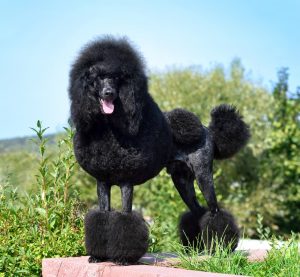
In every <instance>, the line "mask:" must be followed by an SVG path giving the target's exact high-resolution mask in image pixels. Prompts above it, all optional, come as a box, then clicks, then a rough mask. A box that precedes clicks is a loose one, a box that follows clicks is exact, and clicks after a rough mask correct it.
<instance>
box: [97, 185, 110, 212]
mask: <svg viewBox="0 0 300 277" xmlns="http://www.w3.org/2000/svg"><path fill="white" fill-rule="evenodd" d="M110 189H111V186H110V185H108V184H106V183H105V182H101V181H98V180H97V194H98V201H99V209H100V211H110Z"/></svg>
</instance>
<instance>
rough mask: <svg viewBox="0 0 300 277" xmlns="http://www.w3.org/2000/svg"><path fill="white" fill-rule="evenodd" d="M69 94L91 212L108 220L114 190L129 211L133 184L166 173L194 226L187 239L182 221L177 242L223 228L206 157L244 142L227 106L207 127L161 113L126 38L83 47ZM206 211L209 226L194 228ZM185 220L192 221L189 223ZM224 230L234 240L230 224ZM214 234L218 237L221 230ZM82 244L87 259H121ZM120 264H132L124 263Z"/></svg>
mask: <svg viewBox="0 0 300 277" xmlns="http://www.w3.org/2000/svg"><path fill="white" fill-rule="evenodd" d="M69 95H70V100H71V120H72V122H73V123H74V125H75V128H76V134H75V137H74V151H75V155H76V159H77V161H78V163H79V164H80V165H81V167H82V168H83V169H84V170H85V171H87V172H88V173H89V174H90V175H92V176H93V177H95V178H96V180H97V192H98V198H99V210H98V211H97V212H95V211H94V212H92V213H96V214H98V215H99V218H100V217H101V218H102V217H103V218H108V217H107V216H106V217H105V216H104V214H105V212H107V211H110V209H111V208H110V190H111V186H112V185H118V186H120V188H121V193H122V205H123V212H124V213H130V212H131V210H132V196H133V186H135V185H139V184H142V183H144V182H145V181H147V180H149V179H150V178H152V177H154V176H156V175H157V174H158V173H159V172H160V170H161V169H163V168H164V167H166V168H167V171H168V172H169V173H170V174H171V177H172V180H173V182H174V184H175V187H176V188H177V190H178V191H179V193H180V195H181V197H182V199H183V201H184V202H185V203H186V205H187V206H188V207H189V209H190V210H191V213H192V217H190V218H189V220H188V222H189V223H188V225H189V226H190V225H191V224H192V225H197V226H199V228H198V227H197V228H196V229H197V232H196V233H193V232H192V233H191V234H190V233H189V232H188V230H186V228H189V226H186V225H184V223H183V221H182V222H181V233H182V235H181V237H182V241H183V242H184V239H185V238H187V239H188V241H189V242H191V241H193V240H195V237H196V236H197V235H199V232H200V231H204V229H205V228H210V229H212V230H214V229H218V228H219V227H218V226H221V225H222V224H219V223H218V222H219V220H218V219H217V218H219V217H222V215H223V214H224V212H223V211H222V210H220V209H219V207H218V203H217V199H216V195H215V192H214V185H213V175H212V164H213V159H225V158H229V157H231V156H233V155H234V154H235V153H236V152H238V151H239V150H240V149H241V148H242V147H243V146H244V145H245V144H246V142H247V140H248V138H249V129H248V126H247V125H246V124H245V123H244V122H243V120H242V118H241V116H240V115H239V114H238V112H237V111H236V109H235V108H234V107H231V106H228V105H221V106H219V107H216V108H215V109H214V110H213V111H212V113H211V116H212V121H211V123H210V125H209V127H208V128H206V127H205V126H203V125H202V124H201V122H200V121H199V119H198V118H197V117H196V116H195V115H194V114H192V113H190V112H188V111H185V110H183V109H175V110H173V111H170V112H167V113H163V112H162V111H161V110H160V109H159V107H158V106H157V104H156V103H155V102H154V100H153V99H152V97H151V96H150V94H149V93H148V80H147V76H146V73H145V66H144V63H143V60H142V58H141V55H140V54H139V53H138V52H137V51H136V50H135V49H134V48H133V47H132V45H131V44H130V43H129V42H128V40H127V39H125V38H121V39H116V38H113V37H104V38H101V39H98V40H96V41H93V42H91V43H89V44H88V45H86V46H85V47H84V48H83V50H82V51H81V53H80V54H79V57H78V58H77V59H76V61H75V63H74V64H73V66H72V70H71V73H70V88H69ZM195 179H196V181H197V183H198V185H199V188H200V189H201V191H202V193H203V195H204V197H205V199H206V202H207V205H208V210H209V211H208V212H206V208H203V207H201V206H200V205H199V203H198V201H197V199H196V196H195V191H194V185H193V182H194V180H195ZM205 213H206V217H207V214H209V218H210V220H205V222H202V223H201V222H200V221H201V218H202V216H203V215H204V214H205ZM216 215H218V216H216ZM91 218H93V216H87V218H86V229H89V230H90V228H89V226H90V225H93V224H95V225H97V226H99V224H100V223H99V224H98V221H99V220H93V219H91ZM99 218H98V219H99ZM191 218H194V219H195V220H194V221H192V222H191V220H190V219H191ZM214 218H215V219H214ZM226 218H227V217H226ZM228 218H229V217H228ZM95 222H96V223H95ZM101 224H102V225H103V224H104V225H106V226H109V225H110V224H111V223H110V222H108V219H107V220H106V219H104V220H103V221H102V223H101ZM227 225H228V226H231V227H230V228H232V230H233V233H234V235H235V236H238V229H237V227H236V225H235V223H234V221H233V220H231V218H230V219H228V224H227ZM97 226H95V228H96V229H97ZM225 227H226V226H225ZM220 228H221V229H222V231H224V226H223V225H222V226H221V227H220ZM220 228H219V229H220ZM230 228H229V229H230ZM95 232H96V231H95ZM142 232H143V234H142V235H141V237H145V232H146V231H145V230H144V229H143V231H142ZM217 233H219V232H217ZM189 234H190V235H189ZM90 236H93V235H91V234H90ZM94 236H96V235H94ZM123 239H124V240H125V237H124V238H123ZM88 240H89V242H91V243H86V246H87V250H88V254H90V255H91V256H96V258H99V259H100V260H105V259H112V260H117V261H118V260H120V258H115V259H114V258H113V257H112V256H114V257H117V256H118V254H116V253H115V254H112V255H109V254H107V252H105V251H104V252H101V251H100V252H101V253H98V252H97V251H96V250H95V248H97V247H99V245H100V243H98V244H97V241H99V240H98V239H97V238H96V237H95V239H93V238H92V239H88ZM131 240H132V244H135V243H136V241H135V240H134V239H133V238H132V237H131ZM86 241H87V239H86ZM93 241H95V244H93ZM106 241H107V239H106ZM145 247H146V245H144V248H145ZM95 253H96V254H95ZM129 256H130V255H129ZM118 257H119V256H118ZM125 260H126V259H125ZM127 260H129V261H130V262H132V259H130V258H129V259H127Z"/></svg>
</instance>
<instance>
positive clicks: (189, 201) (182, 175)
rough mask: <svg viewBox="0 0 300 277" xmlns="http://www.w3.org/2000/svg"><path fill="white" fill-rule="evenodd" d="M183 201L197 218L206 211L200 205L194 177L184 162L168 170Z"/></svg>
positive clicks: (177, 162) (169, 167)
mask: <svg viewBox="0 0 300 277" xmlns="http://www.w3.org/2000/svg"><path fill="white" fill-rule="evenodd" d="M167 171H168V173H169V174H171V178H172V181H173V183H174V185H175V187H176V189H177V191H178V192H179V194H180V196H181V198H182V200H183V201H184V203H185V204H186V205H187V206H188V208H189V209H190V210H191V212H192V213H193V214H194V215H195V216H198V217H200V216H202V215H203V213H205V211H206V209H205V208H203V207H201V206H200V205H199V202H198V200H197V197H196V193H195V188H194V175H193V172H192V171H191V170H190V169H189V168H188V166H187V165H186V164H185V163H184V162H180V161H175V162H173V163H172V164H170V165H169V166H168V168H167Z"/></svg>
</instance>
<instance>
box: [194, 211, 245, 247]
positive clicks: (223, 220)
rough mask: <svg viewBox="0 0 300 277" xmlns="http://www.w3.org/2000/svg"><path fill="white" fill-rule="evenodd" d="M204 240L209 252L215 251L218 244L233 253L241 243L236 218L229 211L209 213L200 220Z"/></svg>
mask: <svg viewBox="0 0 300 277" xmlns="http://www.w3.org/2000/svg"><path fill="white" fill-rule="evenodd" d="M200 229H201V230H202V233H203V235H202V238H203V241H204V244H205V246H206V248H207V249H208V250H210V249H212V250H213V249H214V248H215V246H216V243H217V244H218V245H221V246H222V247H226V248H229V249H230V250H231V251H233V250H234V249H235V248H236V247H237V245H238V241H239V236H240V232H239V228H238V226H237V224H236V223H235V220H234V217H233V215H232V214H231V213H229V212H228V211H226V210H224V209H221V210H220V211H219V212H217V213H216V214H212V213H211V212H207V213H206V214H205V215H204V216H203V217H202V218H201V220H200Z"/></svg>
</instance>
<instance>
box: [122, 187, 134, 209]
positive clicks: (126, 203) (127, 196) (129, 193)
mask: <svg viewBox="0 0 300 277" xmlns="http://www.w3.org/2000/svg"><path fill="white" fill-rule="evenodd" d="M120 187H121V194H122V207H123V212H126V213H130V212H131V211H132V197H133V186H132V185H129V184H125V185H121V186H120Z"/></svg>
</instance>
